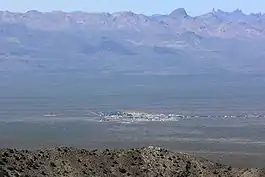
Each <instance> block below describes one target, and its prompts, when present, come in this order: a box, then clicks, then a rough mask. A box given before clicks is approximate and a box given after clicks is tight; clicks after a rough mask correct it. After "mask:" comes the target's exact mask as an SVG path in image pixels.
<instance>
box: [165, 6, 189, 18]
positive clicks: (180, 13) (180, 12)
mask: <svg viewBox="0 0 265 177" xmlns="http://www.w3.org/2000/svg"><path fill="white" fill-rule="evenodd" d="M169 16H170V17H172V18H185V17H187V16H188V14H187V12H186V10H185V9H184V8H178V9H175V10H174V11H173V12H171V13H170V14H169Z"/></svg>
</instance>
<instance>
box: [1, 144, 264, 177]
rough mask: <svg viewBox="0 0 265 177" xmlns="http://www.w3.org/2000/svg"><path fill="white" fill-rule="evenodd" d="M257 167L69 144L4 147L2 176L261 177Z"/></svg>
mask: <svg viewBox="0 0 265 177" xmlns="http://www.w3.org/2000/svg"><path fill="white" fill-rule="evenodd" d="M264 175H265V173H264V171H263V170H258V169H237V168H232V167H230V166H225V165H221V164H217V163H213V162H210V161H208V160H205V159H202V158H195V157H192V156H190V155H188V154H184V153H173V152H170V151H167V150H165V149H161V148H154V147H148V148H141V149H122V150H108V149H106V150H91V151H88V150H85V149H74V148H67V147H59V148H54V149H46V150H44V149H42V150H35V151H27V150H14V149H1V150H0V176H24V177H26V176H95V177H96V176H108V177H110V176H113V177H114V176H143V177H147V176H150V177H155V176H167V177H168V176H176V177H214V176H216V177H220V176H221V177H259V176H260V177H262V176H264Z"/></svg>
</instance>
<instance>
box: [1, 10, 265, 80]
mask: <svg viewBox="0 0 265 177" xmlns="http://www.w3.org/2000/svg"><path fill="white" fill-rule="evenodd" d="M264 39H265V15H264V14H261V13H259V14H248V15H247V14H244V13H243V12H242V11H240V10H235V11H233V12H224V11H222V10H213V11H212V12H209V13H206V14H203V15H201V16H196V17H191V16H189V15H188V14H187V13H186V11H185V9H183V8H180V9H176V10H174V11H173V12H172V13H170V14H168V15H159V14H156V15H152V16H146V15H143V14H135V13H133V12H117V13H112V14H110V13H85V12H72V13H65V12H61V11H54V12H47V13H42V12H38V11H28V12H26V13H12V12H7V11H2V12H0V71H6V72H8V71H11V70H12V71H20V70H27V71H29V70H34V71H42V70H43V71H44V70H45V71H54V70H56V71H58V70H71V71H73V70H75V71H83V72H88V71H89V72H92V73H94V72H97V73H104V74H106V73H113V72H115V73H123V74H159V75H161V74H163V75H168V74H173V75H174V74H200V73H223V72H233V73H254V74H260V73H264V66H265V60H264V56H265V52H264V51H265V50H264V49H265V45H264V41H265V40H264Z"/></svg>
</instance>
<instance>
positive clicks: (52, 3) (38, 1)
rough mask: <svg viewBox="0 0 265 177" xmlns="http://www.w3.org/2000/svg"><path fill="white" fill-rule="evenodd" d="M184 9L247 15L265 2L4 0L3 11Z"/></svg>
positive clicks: (263, 7) (195, 12) (262, 8)
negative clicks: (233, 12)
mask: <svg viewBox="0 0 265 177" xmlns="http://www.w3.org/2000/svg"><path fill="white" fill-rule="evenodd" d="M179 7H184V8H185V9H186V10H187V12H188V13H189V14H190V15H199V14H202V13H205V12H209V11H211V10H212V9H213V8H216V9H218V8H219V9H222V10H225V11H233V10H235V9H237V8H239V9H242V10H243V11H244V12H246V13H250V12H265V0H1V7H0V10H9V11H20V12H21V11H27V10H39V11H52V10H63V11H77V10H81V11H86V12H103V11H104V12H114V11H127V10H131V11H134V12H137V13H144V14H148V15H149V14H157V13H163V14H164V13H169V12H171V11H172V10H173V9H175V8H179Z"/></svg>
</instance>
